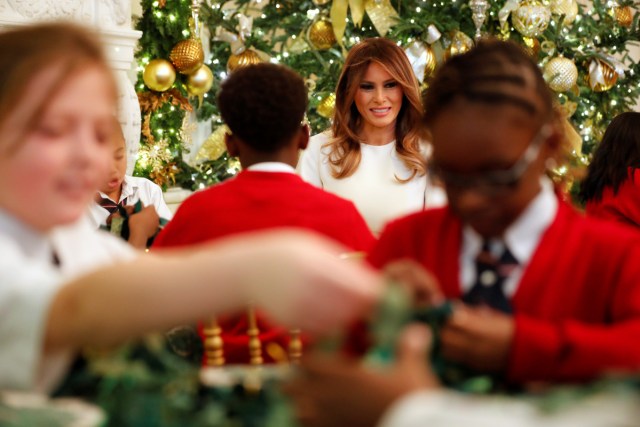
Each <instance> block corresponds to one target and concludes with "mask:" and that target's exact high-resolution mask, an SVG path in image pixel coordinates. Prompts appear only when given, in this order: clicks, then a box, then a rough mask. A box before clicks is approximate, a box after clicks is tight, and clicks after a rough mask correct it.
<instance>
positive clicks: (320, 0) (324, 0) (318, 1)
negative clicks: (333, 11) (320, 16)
mask: <svg viewBox="0 0 640 427" xmlns="http://www.w3.org/2000/svg"><path fill="white" fill-rule="evenodd" d="M330 1H331V0H313V4H315V5H316V6H324V5H325V4H329V2H330Z"/></svg>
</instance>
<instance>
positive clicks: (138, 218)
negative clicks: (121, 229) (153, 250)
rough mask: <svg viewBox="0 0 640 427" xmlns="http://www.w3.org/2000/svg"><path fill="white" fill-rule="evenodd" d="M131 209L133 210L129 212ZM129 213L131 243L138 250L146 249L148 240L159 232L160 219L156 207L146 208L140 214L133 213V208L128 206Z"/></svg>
mask: <svg viewBox="0 0 640 427" xmlns="http://www.w3.org/2000/svg"><path fill="white" fill-rule="evenodd" d="M129 208H131V210H130V211H129ZM126 209H127V210H128V212H129V215H130V216H129V243H130V244H131V245H133V246H134V247H136V248H139V249H144V248H145V247H146V245H147V240H148V239H149V238H150V237H152V236H153V235H154V234H156V232H157V231H158V227H159V226H160V217H159V216H158V213H157V212H156V208H155V207H154V206H145V207H143V208H142V210H141V211H140V212H138V213H133V206H127V207H126Z"/></svg>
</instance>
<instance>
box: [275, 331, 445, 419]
mask: <svg viewBox="0 0 640 427" xmlns="http://www.w3.org/2000/svg"><path fill="white" fill-rule="evenodd" d="M430 344H431V334H430V331H429V329H428V328H427V327H426V326H425V325H422V324H412V325H409V326H407V327H406V328H405V329H404V330H403V332H402V334H401V335H400V338H399V343H398V348H397V359H396V362H395V364H394V365H393V366H391V367H390V369H389V370H385V371H383V372H377V371H374V370H371V369H367V368H366V367H363V366H362V365H361V364H360V363H359V362H358V361H355V360H348V359H345V358H344V357H340V356H327V355H324V356H322V357H321V356H320V355H312V356H311V357H308V358H306V359H304V360H303V363H302V365H301V366H300V375H298V376H297V377H296V378H295V379H294V380H293V381H292V382H291V383H290V384H288V385H287V386H286V387H285V392H286V393H287V394H289V395H290V397H291V398H292V399H293V400H294V403H295V407H296V415H297V417H298V419H299V420H300V421H301V423H302V424H303V425H306V426H307V425H308V426H314V427H330V426H349V427H370V426H374V425H376V424H377V422H378V421H379V420H380V417H381V416H382V414H383V413H384V412H385V410H386V409H387V408H388V407H389V406H390V405H391V403H393V402H394V401H395V400H396V399H398V398H400V397H402V396H404V395H406V394H408V393H411V392H413V391H415V390H420V389H435V388H439V387H440V385H439V383H438V380H437V378H436V377H435V375H434V374H433V372H432V371H431V369H430V367H429V366H428V364H427V360H428V357H427V352H428V350H429V347H430Z"/></svg>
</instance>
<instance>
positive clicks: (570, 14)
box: [551, 0, 578, 25]
mask: <svg viewBox="0 0 640 427" xmlns="http://www.w3.org/2000/svg"><path fill="white" fill-rule="evenodd" d="M551 13H555V14H556V15H564V21H563V22H564V23H565V24H567V25H571V24H573V21H575V20H576V17H577V16H578V2H577V0H554V1H552V2H551Z"/></svg>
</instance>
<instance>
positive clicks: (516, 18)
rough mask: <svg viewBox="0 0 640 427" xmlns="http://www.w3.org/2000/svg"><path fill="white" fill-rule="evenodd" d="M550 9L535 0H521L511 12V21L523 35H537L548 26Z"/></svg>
mask: <svg viewBox="0 0 640 427" xmlns="http://www.w3.org/2000/svg"><path fill="white" fill-rule="evenodd" d="M550 21H551V11H550V10H549V8H548V7H547V6H545V5H543V4H542V3H539V2H537V1H536V0H530V1H525V2H523V3H522V4H521V5H520V7H519V8H518V9H517V10H516V11H515V12H513V13H512V14H511V23H512V24H513V26H514V27H515V29H516V30H518V32H519V33H520V34H522V35H523V36H525V37H538V36H539V35H540V34H542V33H543V32H544V30H546V29H547V27H548V26H549V22H550Z"/></svg>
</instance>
